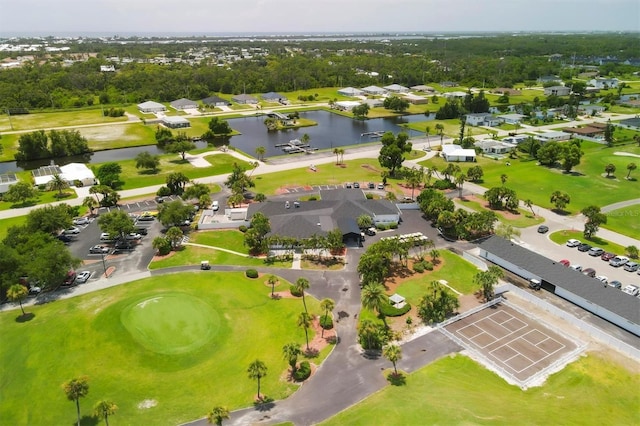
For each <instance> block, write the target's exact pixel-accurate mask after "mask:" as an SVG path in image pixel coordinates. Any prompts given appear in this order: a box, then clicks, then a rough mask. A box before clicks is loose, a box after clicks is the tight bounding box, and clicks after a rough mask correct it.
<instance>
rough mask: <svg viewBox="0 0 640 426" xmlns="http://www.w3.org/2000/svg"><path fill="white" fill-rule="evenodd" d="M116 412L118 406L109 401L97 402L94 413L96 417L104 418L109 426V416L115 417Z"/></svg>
mask: <svg viewBox="0 0 640 426" xmlns="http://www.w3.org/2000/svg"><path fill="white" fill-rule="evenodd" d="M116 411H118V406H117V405H116V404H114V403H113V402H112V401H109V400H107V399H103V400H101V401H98V402H96V405H94V406H93V413H94V414H95V415H96V417H102V418H104V422H105V424H106V425H107V426H109V416H113V415H114V414H115V413H116Z"/></svg>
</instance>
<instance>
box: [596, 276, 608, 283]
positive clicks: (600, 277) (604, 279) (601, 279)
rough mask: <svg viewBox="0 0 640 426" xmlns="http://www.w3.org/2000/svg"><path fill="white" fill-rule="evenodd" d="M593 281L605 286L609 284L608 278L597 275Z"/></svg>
mask: <svg viewBox="0 0 640 426" xmlns="http://www.w3.org/2000/svg"><path fill="white" fill-rule="evenodd" d="M595 279H596V280H598V281H600V282H601V283H603V284H607V283H608V282H609V278H607V277H605V276H604V275H598V276H596V277H595Z"/></svg>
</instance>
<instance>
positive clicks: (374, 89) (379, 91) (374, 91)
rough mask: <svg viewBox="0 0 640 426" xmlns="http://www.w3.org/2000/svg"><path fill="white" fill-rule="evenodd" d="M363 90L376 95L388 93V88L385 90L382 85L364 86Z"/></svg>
mask: <svg viewBox="0 0 640 426" xmlns="http://www.w3.org/2000/svg"><path fill="white" fill-rule="evenodd" d="M362 91H363V92H364V93H365V94H367V95H375V96H382V95H384V94H386V93H387V91H386V90H384V89H383V88H382V87H378V86H367V87H363V88H362Z"/></svg>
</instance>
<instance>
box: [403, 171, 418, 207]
mask: <svg viewBox="0 0 640 426" xmlns="http://www.w3.org/2000/svg"><path fill="white" fill-rule="evenodd" d="M405 180H406V183H407V185H409V186H410V187H411V199H412V200H413V194H414V190H415V188H416V186H419V185H420V183H421V182H422V172H421V171H420V170H418V169H415V168H412V169H411V170H409V172H408V173H407V175H406V178H405Z"/></svg>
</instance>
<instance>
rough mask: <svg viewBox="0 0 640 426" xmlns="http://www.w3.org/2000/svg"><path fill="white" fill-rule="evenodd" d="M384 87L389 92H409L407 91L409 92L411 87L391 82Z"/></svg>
mask: <svg viewBox="0 0 640 426" xmlns="http://www.w3.org/2000/svg"><path fill="white" fill-rule="evenodd" d="M383 89H384V90H386V91H387V92H392V93H407V92H409V88H408V87H404V86H401V85H399V84H390V85H388V86H384V87H383Z"/></svg>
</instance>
